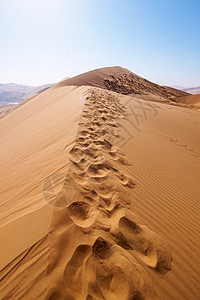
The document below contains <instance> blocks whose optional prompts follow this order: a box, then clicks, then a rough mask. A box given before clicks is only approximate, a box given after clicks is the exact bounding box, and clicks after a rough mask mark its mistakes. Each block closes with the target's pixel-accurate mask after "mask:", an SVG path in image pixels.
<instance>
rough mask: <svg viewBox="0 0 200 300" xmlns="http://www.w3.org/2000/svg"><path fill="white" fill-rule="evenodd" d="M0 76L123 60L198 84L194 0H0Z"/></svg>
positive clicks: (170, 80)
mask: <svg viewBox="0 0 200 300" xmlns="http://www.w3.org/2000/svg"><path fill="white" fill-rule="evenodd" d="M0 51H1V55H0V70H1V72H0V82H1V83H7V82H15V83H24V84H31V85H40V84H44V83H49V82H57V81H60V80H61V79H63V78H65V77H67V76H70V77H71V76H74V75H77V74H80V73H82V72H86V71H89V70H91V69H95V68H100V67H105V66H113V65H121V66H123V67H125V68H128V69H129V70H131V71H132V72H134V73H136V74H138V75H140V76H143V77H145V78H147V79H149V80H151V81H154V82H156V83H159V84H163V85H171V86H172V85H181V86H185V87H190V86H199V85H200V1H199V0H197V1H195V0H187V1H186V0H182V1H181V0H173V1H172V0H168V1H164V0H159V1H158V0H130V1H128V0H124V1H118V0H73V1H71V0H0Z"/></svg>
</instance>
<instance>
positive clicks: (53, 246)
mask: <svg viewBox="0 0 200 300" xmlns="http://www.w3.org/2000/svg"><path fill="white" fill-rule="evenodd" d="M122 70H123V69H122ZM108 71H109V70H107V71H106V72H107V73H108ZM109 72H110V71H109ZM114 72H115V71H114ZM102 76H103V75H102ZM105 78H106V77H105ZM85 84H88V83H87V82H86V83H85ZM148 97H149V99H147V100H150V99H151V95H143V94H134V95H124V94H123V95H122V94H120V93H119V92H118V93H116V92H113V91H106V89H105V88H98V87H91V84H90V85H89V86H88V85H87V86H84V85H83V86H80V87H79V86H77V85H76V86H68V85H66V84H64V85H62V84H61V86H59V84H58V85H57V86H53V87H51V88H50V89H49V90H47V91H45V92H44V93H42V94H41V95H38V96H36V97H35V98H34V99H31V100H30V101H28V102H26V103H25V104H23V105H21V106H20V107H18V108H17V109H16V110H14V111H12V112H11V113H10V114H8V115H6V116H5V117H4V118H2V119H1V127H0V137H1V153H0V154H1V155H0V157H1V162H0V163H1V166H0V174H1V178H2V179H1V181H0V190H1V199H0V201H1V202H0V205H1V211H0V240H1V246H0V252H1V253H0V266H1V267H0V268H1V270H0V284H1V289H0V298H1V299H4V300H7V299H11V300H12V299H13V300H15V299H25V300H35V299H41V300H43V299H63V300H64V299H87V300H89V299H108V300H109V299H140V300H141V299H143V300H144V299H162V300H169V299H170V300H171V299H178V300H179V299H184V300H188V299H194V300H198V299H199V297H200V290H199V285H200V282H199V278H200V272H199V270H200V266H199V249H200V244H199V232H200V222H199V220H200V206H199V193H200V189H199V171H200V165H199V155H200V151H199V149H200V147H199V139H198V138H197V137H198V136H199V134H200V133H199V128H200V127H199V111H198V110H197V109H192V108H187V107H186V106H182V107H181V106H177V105H169V104H166V103H161V102H156V103H155V102H149V101H146V100H144V99H146V98H148ZM156 97H157V99H159V96H156ZM142 99H143V100H142ZM167 103H169V102H168V100H167ZM144 224H145V225H144ZM160 237H162V238H160ZM171 250H172V255H173V261H172V268H171ZM170 269H171V270H170ZM169 270H170V271H169ZM167 271H168V272H167Z"/></svg>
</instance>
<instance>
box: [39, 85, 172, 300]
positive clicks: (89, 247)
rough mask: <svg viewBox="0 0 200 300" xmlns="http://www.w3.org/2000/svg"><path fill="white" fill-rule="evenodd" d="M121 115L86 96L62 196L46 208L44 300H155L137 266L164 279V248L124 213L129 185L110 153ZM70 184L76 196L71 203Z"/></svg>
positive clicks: (110, 102) (101, 97) (120, 162)
mask: <svg viewBox="0 0 200 300" xmlns="http://www.w3.org/2000/svg"><path fill="white" fill-rule="evenodd" d="M124 116H125V107H123V106H122V105H121V104H120V101H119V100H118V98H117V97H116V96H113V95H112V94H109V93H108V92H106V91H105V92H103V91H99V90H92V91H90V95H89V96H87V98H86V103H85V106H84V108H83V114H82V118H81V120H80V122H79V130H78V134H77V137H76V140H75V144H74V146H73V148H72V149H71V150H70V166H69V169H68V173H67V175H66V179H65V181H64V184H63V189H62V190H61V191H60V192H59V194H58V196H57V198H56V199H53V200H52V201H53V202H52V203H51V204H52V205H54V206H55V209H54V213H53V217H52V225H51V230H50V231H51V234H50V236H49V239H50V245H51V246H50V255H49V267H48V270H47V278H48V281H49V284H48V285H47V287H48V286H50V288H49V291H48V293H47V296H46V298H45V299H77V300H78V299H156V298H157V297H156V289H155V286H154V284H153V282H152V281H151V279H150V277H149V276H148V274H147V273H146V271H145V270H144V269H143V267H142V266H141V263H140V261H142V262H143V263H144V264H145V265H147V266H148V267H150V268H154V269H155V270H156V271H157V272H159V273H162V274H165V273H166V272H168V271H169V270H170V269H171V250H170V247H169V246H168V245H167V243H166V242H165V241H164V240H162V239H161V238H160V237H159V236H158V235H157V234H156V233H154V232H152V231H151V230H150V229H148V228H147V227H146V226H145V225H143V224H141V223H140V220H139V218H138V217H137V216H136V215H135V214H134V213H133V212H132V211H131V210H130V205H131V202H132V200H131V198H130V197H129V190H130V189H131V190H132V189H133V190H134V188H135V183H134V181H133V180H132V178H130V177H129V176H128V175H125V173H124V169H125V168H126V166H127V165H129V162H127V161H126V158H125V157H124V156H123V154H121V153H120V151H119V150H118V148H117V147H115V146H114V139H115V136H117V137H120V130H119V128H118V127H119V125H118V123H117V121H116V119H117V118H123V117H124ZM71 180H73V181H74V182H75V184H74V186H76V191H75V194H74V197H73V200H71V201H72V202H71V201H70V202H71V203H70V202H69V198H68V195H67V193H68V189H69V182H70V181H71ZM65 205H67V206H68V208H67V207H65ZM72 244H73V246H72ZM69 245H70V248H71V251H70V250H69ZM61 249H62V250H61ZM69 252H71V253H69ZM67 257H68V259H67ZM70 257H71V258H70ZM64 260H65V262H64ZM66 260H68V262H67V263H66ZM55 278H56V281H55ZM52 286H53V287H52ZM47 289H48V288H47Z"/></svg>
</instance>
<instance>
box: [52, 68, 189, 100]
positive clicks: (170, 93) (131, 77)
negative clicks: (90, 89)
mask: <svg viewBox="0 0 200 300" xmlns="http://www.w3.org/2000/svg"><path fill="white" fill-rule="evenodd" d="M67 85H68V86H70V85H75V86H76V85H77V86H81V85H89V86H94V87H100V88H103V89H107V90H111V91H114V92H117V93H120V94H124V95H129V94H132V95H133V94H136V95H149V96H151V100H154V101H162V102H170V101H174V100H175V99H176V98H178V97H181V96H182V97H183V96H188V95H189V93H187V92H184V91H181V90H177V89H174V88H171V87H167V86H160V85H158V84H156V83H153V82H151V81H149V80H147V79H144V78H142V77H141V76H138V75H136V74H134V73H133V72H131V71H129V70H128V69H125V68H122V67H119V66H115V67H107V68H100V69H97V70H92V71H89V72H86V73H83V74H81V75H77V76H75V77H72V78H68V79H67V80H66V79H65V80H63V81H61V82H59V83H58V84H56V85H55V87H61V86H67ZM155 96H156V97H155Z"/></svg>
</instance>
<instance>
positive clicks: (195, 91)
mask: <svg viewBox="0 0 200 300" xmlns="http://www.w3.org/2000/svg"><path fill="white" fill-rule="evenodd" d="M183 91H185V92H187V93H190V94H200V86H197V87H192V88H187V89H183Z"/></svg>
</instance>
